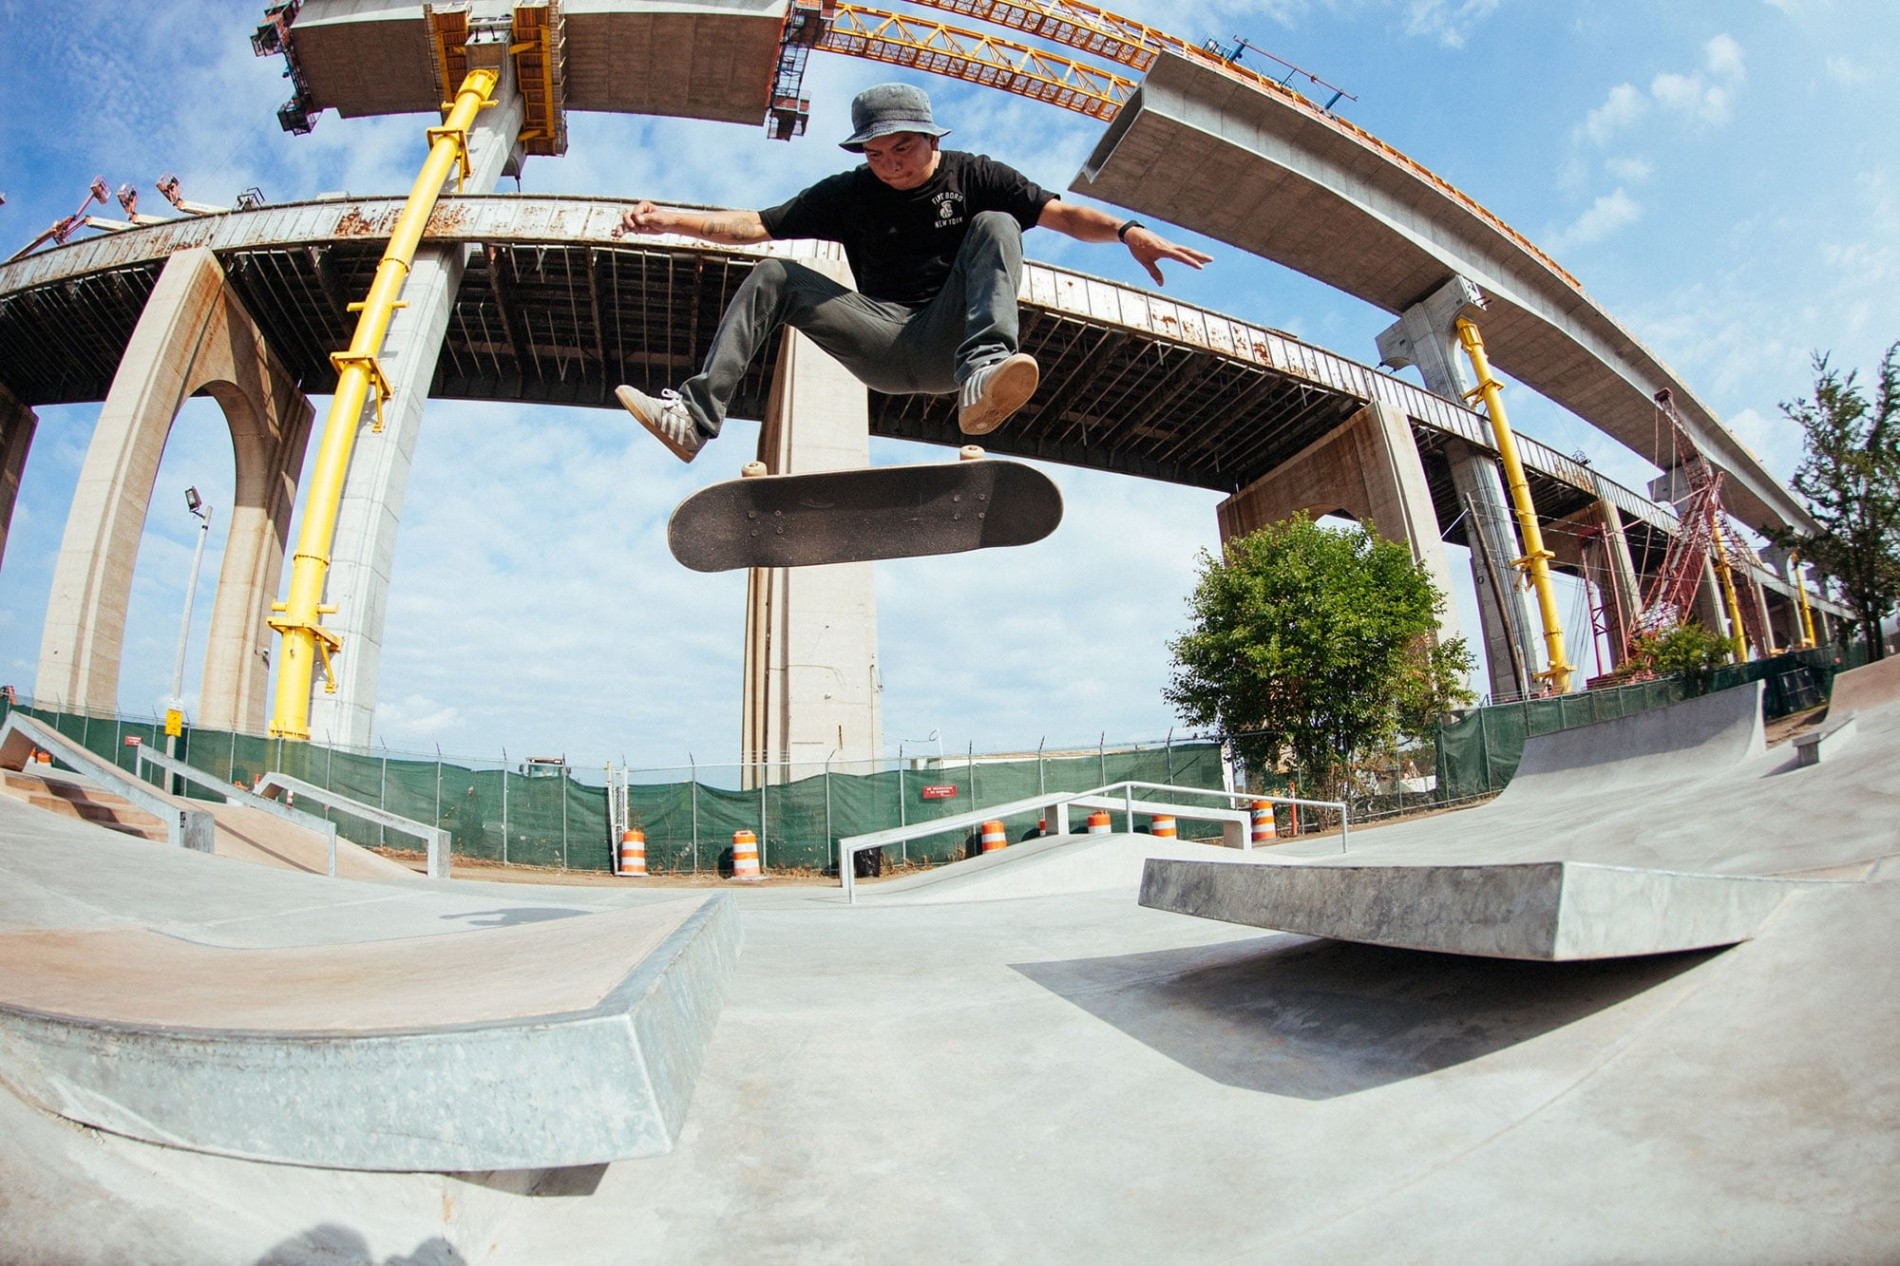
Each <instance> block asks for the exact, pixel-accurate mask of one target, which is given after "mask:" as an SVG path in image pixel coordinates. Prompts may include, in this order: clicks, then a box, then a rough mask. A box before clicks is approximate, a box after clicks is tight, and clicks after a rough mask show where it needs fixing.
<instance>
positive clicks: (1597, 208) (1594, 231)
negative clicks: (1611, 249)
mask: <svg viewBox="0 0 1900 1266" xmlns="http://www.w3.org/2000/svg"><path fill="white" fill-rule="evenodd" d="M1642 215H1643V208H1642V204H1641V203H1639V202H1637V201H1636V199H1634V198H1632V197H1630V196H1629V194H1628V192H1626V191H1625V190H1624V189H1623V188H1622V187H1621V186H1618V187H1617V188H1616V189H1615V190H1614V191H1613V192H1611V193H1606V194H1604V195H1603V196H1602V197H1600V198H1598V199H1597V200H1596V201H1595V202H1593V203H1591V204H1590V207H1589V209H1588V210H1586V211H1585V212H1584V213H1583V214H1582V215H1580V216H1578V217H1577V218H1576V219H1575V220H1573V221H1571V222H1570V224H1569V225H1567V226H1565V227H1564V228H1562V229H1559V230H1558V231H1557V232H1556V233H1554V234H1552V235H1551V237H1550V248H1551V249H1552V250H1555V251H1560V252H1561V251H1564V250H1567V249H1569V248H1571V247H1576V246H1587V245H1589V244H1591V243H1593V242H1600V241H1602V240H1603V239H1604V238H1606V237H1608V236H1610V235H1611V234H1612V233H1615V232H1616V231H1617V230H1618V229H1621V228H1623V227H1625V226H1626V225H1630V224H1634V223H1635V222H1636V221H1637V220H1639V219H1641V218H1642Z"/></svg>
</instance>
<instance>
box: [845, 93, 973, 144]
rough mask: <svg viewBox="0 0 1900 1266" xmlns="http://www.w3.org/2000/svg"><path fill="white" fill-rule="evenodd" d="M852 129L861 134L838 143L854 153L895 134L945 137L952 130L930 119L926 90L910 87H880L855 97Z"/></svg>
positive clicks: (856, 133)
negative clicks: (865, 144)
mask: <svg viewBox="0 0 1900 1266" xmlns="http://www.w3.org/2000/svg"><path fill="white" fill-rule="evenodd" d="M851 126H852V127H854V128H856V129H857V131H855V132H853V133H852V134H851V135H850V137H849V138H848V139H846V140H843V141H840V142H838V147H839V148H840V149H848V150H850V151H851V152H852V153H854V154H862V153H863V152H864V143H865V142H866V141H875V140H876V139H877V138H878V137H880V136H889V135H890V134H891V133H893V132H922V133H923V134H924V135H925V136H944V135H947V134H948V133H949V131H950V129H949V128H947V127H938V126H937V124H936V121H935V120H934V119H932V118H931V117H930V98H929V97H928V96H926V95H924V90H923V89H922V88H914V87H912V86H911V85H909V84H878V85H876V86H874V87H870V88H866V89H865V90H864V91H863V92H860V93H859V94H858V95H857V96H855V97H853V98H852V99H851Z"/></svg>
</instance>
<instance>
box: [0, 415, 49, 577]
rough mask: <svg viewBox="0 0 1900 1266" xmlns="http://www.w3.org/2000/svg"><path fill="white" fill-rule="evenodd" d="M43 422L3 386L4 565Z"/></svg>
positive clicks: (0, 539)
mask: <svg viewBox="0 0 1900 1266" xmlns="http://www.w3.org/2000/svg"><path fill="white" fill-rule="evenodd" d="M39 422H40V420H39V417H38V415H37V414H35V413H34V412H33V410H31V409H29V408H27V407H26V406H25V405H24V404H22V403H20V398H19V397H18V396H16V395H14V394H13V393H12V392H11V391H9V390H7V387H6V384H4V383H0V561H4V560H5V558H6V553H7V528H8V526H9V525H10V524H11V523H12V522H13V504H14V502H16V501H18V500H19V499H20V476H21V474H22V472H24V471H25V470H26V452H27V450H28V449H30V448H32V447H33V432H34V431H35V430H36V429H38V427H39Z"/></svg>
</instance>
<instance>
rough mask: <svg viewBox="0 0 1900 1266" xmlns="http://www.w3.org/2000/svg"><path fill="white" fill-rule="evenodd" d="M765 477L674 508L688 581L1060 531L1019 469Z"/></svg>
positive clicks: (959, 549)
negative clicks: (704, 574) (706, 574)
mask: <svg viewBox="0 0 1900 1266" xmlns="http://www.w3.org/2000/svg"><path fill="white" fill-rule="evenodd" d="M965 451H966V453H968V452H969V450H965ZM976 452H977V453H979V454H980V453H981V450H980V449H979V450H976ZM764 469H765V468H764V466H763V465H761V464H760V463H758V462H753V463H752V464H751V465H750V466H748V467H747V471H748V473H747V475H746V476H745V477H744V478H741V479H733V480H728V481H727V482H725V483H721V484H714V485H713V486H712V487H710V488H705V489H702V490H700V491H699V492H696V493H694V494H693V495H692V496H690V497H688V498H687V499H686V500H685V501H682V502H681V503H680V504H679V507H678V508H677V509H675V510H674V511H673V518H672V521H671V522H669V523H668V524H667V528H666V540H667V545H668V546H669V547H670V548H671V549H672V551H673V557H674V558H677V559H678V560H679V561H680V562H681V563H683V564H684V565H685V566H687V567H690V568H692V569H693V570H694V571H731V570H733V569H735V568H740V567H815V566H822V565H824V564H827V563H863V562H871V561H873V560H876V559H883V558H917V557H921V556H924V555H930V554H960V553H963V552H964V551H966V550H974V549H991V548H994V547H996V546H1000V545H1028V544H1030V543H1031V542H1034V541H1040V540H1041V539H1042V538H1043V537H1045V536H1047V535H1049V534H1050V533H1051V532H1053V531H1055V530H1056V525H1057V524H1058V523H1060V522H1062V493H1061V490H1059V489H1058V488H1057V487H1056V486H1055V484H1053V483H1051V482H1050V481H1049V479H1048V477H1047V476H1046V475H1043V474H1042V473H1041V472H1039V471H1037V470H1034V469H1032V468H1030V467H1028V466H1024V465H1022V464H1021V463H1020V462H1008V461H996V460H992V459H989V458H983V457H980V456H978V457H975V458H971V457H967V456H966V457H965V459H964V460H961V461H955V462H942V463H934V464H931V465H923V466H872V467H868V468H865V469H861V470H828V471H820V472H818V473H816V474H809V475H768V474H765V473H763V472H764Z"/></svg>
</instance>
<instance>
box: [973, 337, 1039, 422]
mask: <svg viewBox="0 0 1900 1266" xmlns="http://www.w3.org/2000/svg"><path fill="white" fill-rule="evenodd" d="M1041 381H1042V371H1041V370H1040V369H1039V368H1037V366H1036V362H1035V360H1034V358H1032V357H1029V356H1022V355H1018V356H1012V357H1010V358H1009V359H1008V360H1006V361H1004V362H1003V364H1002V367H1001V368H999V369H998V370H997V371H996V374H995V376H994V377H992V378H991V379H990V384H989V390H988V391H987V392H985V393H984V396H983V399H981V400H979V401H978V402H977V403H976V405H975V406H974V407H973V408H970V409H966V410H964V411H962V412H960V413H958V414H957V426H958V428H959V429H961V430H962V432H963V433H964V434H965V435H988V434H989V433H990V432H991V431H994V430H995V429H996V428H997V427H999V426H1001V425H1003V423H1004V422H1005V421H1007V420H1008V419H1009V416H1010V415H1011V414H1012V413H1014V412H1016V410H1018V409H1020V408H1022V407H1023V406H1024V405H1026V404H1028V403H1029V398H1030V397H1031V396H1033V395H1035V394H1036V386H1037V384H1039V383H1040V382H1041Z"/></svg>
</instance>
